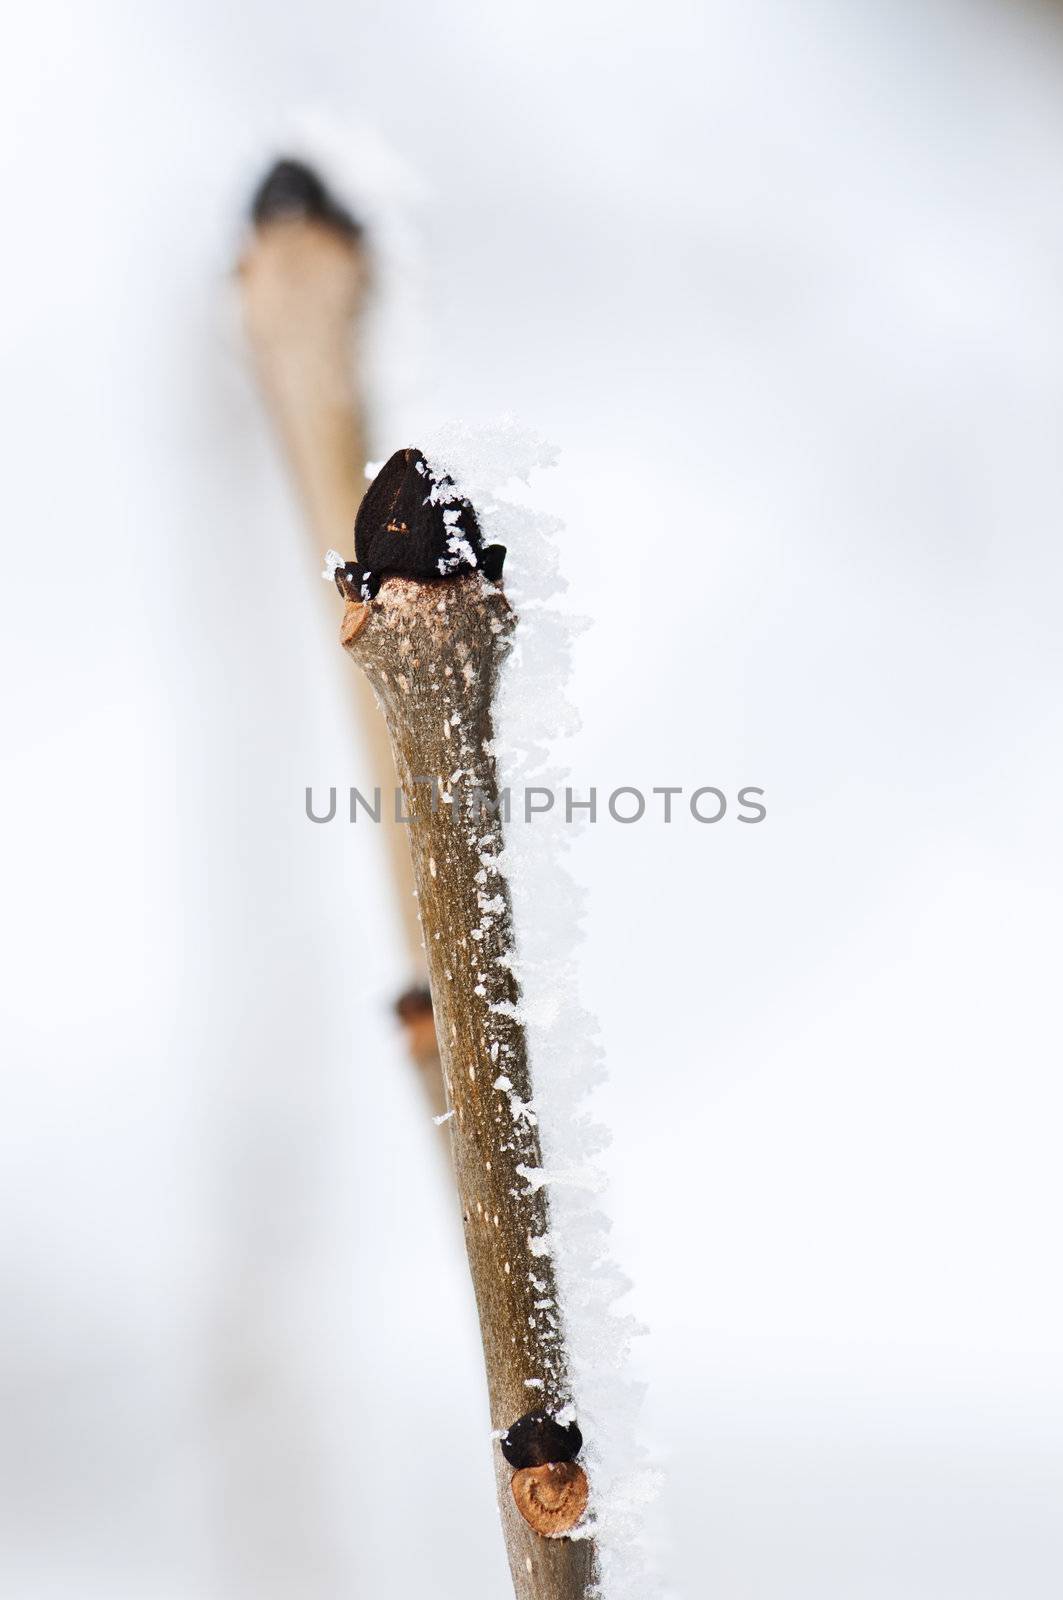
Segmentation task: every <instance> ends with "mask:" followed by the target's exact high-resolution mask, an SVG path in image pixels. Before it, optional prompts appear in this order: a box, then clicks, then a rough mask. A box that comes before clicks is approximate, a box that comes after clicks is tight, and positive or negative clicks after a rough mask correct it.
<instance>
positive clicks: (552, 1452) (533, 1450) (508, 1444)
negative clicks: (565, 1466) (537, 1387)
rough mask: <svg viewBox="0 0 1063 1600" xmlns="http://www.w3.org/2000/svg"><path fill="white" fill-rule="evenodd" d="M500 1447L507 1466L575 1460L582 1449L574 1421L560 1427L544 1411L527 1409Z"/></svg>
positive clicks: (530, 1465) (581, 1438)
mask: <svg viewBox="0 0 1063 1600" xmlns="http://www.w3.org/2000/svg"><path fill="white" fill-rule="evenodd" d="M501 1448H502V1454H503V1455H504V1456H505V1458H506V1460H507V1461H508V1462H509V1464H510V1466H511V1467H545V1466H547V1465H548V1464H549V1463H551V1462H556V1461H575V1459H576V1457H577V1456H578V1455H579V1453H580V1451H581V1450H582V1449H583V1435H582V1433H580V1431H579V1429H578V1428H577V1426H576V1424H575V1423H574V1422H570V1423H569V1424H568V1426H567V1427H565V1428H563V1427H562V1426H561V1424H560V1423H559V1422H557V1421H556V1420H555V1419H554V1418H553V1417H551V1416H548V1415H547V1413H546V1412H545V1411H528V1412H526V1413H525V1415H524V1416H523V1417H520V1418H518V1420H517V1421H516V1422H515V1423H514V1424H513V1426H512V1427H511V1428H510V1430H509V1432H508V1433H507V1434H506V1436H505V1437H504V1439H503V1440H502V1445H501Z"/></svg>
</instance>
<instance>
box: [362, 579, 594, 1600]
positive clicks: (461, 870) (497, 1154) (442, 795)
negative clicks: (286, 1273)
mask: <svg viewBox="0 0 1063 1600" xmlns="http://www.w3.org/2000/svg"><path fill="white" fill-rule="evenodd" d="M514 622H515V619H514V616H513V613H512V611H511V609H510V607H509V605H508V603H507V601H506V600H505V598H504V596H503V595H502V593H501V592H500V591H499V590H498V589H494V588H491V587H490V586H489V585H487V584H486V583H485V582H484V581H483V579H482V578H481V577H480V575H479V574H477V573H472V574H469V575H467V576H462V577H458V578H454V579H451V580H447V581H444V582H439V583H417V582H413V581H410V580H407V579H402V578H392V579H389V580H388V581H386V582H385V584H384V586H383V588H382V589H381V591H380V593H379V595H378V596H377V598H376V599H375V600H374V602H373V603H372V604H371V605H369V606H359V605H349V606H348V608H347V612H346V615H345V617H344V625H343V630H342V634H341V637H342V640H343V643H344V647H345V648H346V650H347V651H348V653H349V654H350V655H351V656H352V658H353V659H354V660H355V661H356V662H357V663H358V665H359V666H360V667H361V668H362V669H363V670H364V672H365V673H366V675H367V677H368V678H369V681H370V683H371V684H372V686H373V688H374V690H375V692H376V695H377V699H378V701H379V703H380V705H381V707H382V709H383V711H384V715H385V718H386V720H387V725H388V731H389V733H390V736H391V742H392V748H393V751H394V755H395V762H396V767H397V769H398V774H399V781H400V784H401V787H402V790H403V793H404V795H405V799H406V815H407V816H408V817H410V818H411V821H410V823H409V825H408V827H407V830H406V831H407V833H408V836H409V843H410V849H411V852H412V857H413V868H414V877H415V880H416V884H417V893H418V896H419V906H420V914H421V922H422V927H423V931H424V938H425V945H426V949H427V956H428V970H429V980H430V983H431V989H432V998H433V1002H434V1005H435V1014H436V1024H437V1030H438V1036H439V1045H440V1055H441V1061H442V1067H443V1075H444V1081H445V1087H446V1092H447V1103H448V1108H449V1109H450V1110H452V1111H453V1116H452V1117H451V1118H450V1121H449V1124H448V1125H449V1128H450V1134H451V1145H452V1151H453V1158H454V1169H455V1174H456V1177H457V1185H458V1193H459V1197H460V1202H461V1208H462V1216H463V1219H464V1226H465V1240H466V1246H467V1249H468V1256H469V1267H470V1271H471V1273H472V1280H473V1286H474V1288H475V1291H476V1301H477V1306H478V1309H479V1316H480V1329H481V1333H482V1337H483V1348H484V1361H485V1365H486V1371H487V1383H488V1392H489V1397H490V1412H491V1426H492V1428H493V1429H495V1430H496V1431H498V1432H505V1431H506V1430H508V1428H509V1427H510V1426H511V1425H512V1424H513V1423H514V1422H515V1421H516V1420H517V1419H518V1418H519V1417H521V1416H522V1415H524V1414H525V1413H526V1412H528V1411H532V1410H536V1409H539V1408H542V1409H545V1410H548V1411H550V1412H556V1411H557V1410H559V1409H560V1408H561V1407H562V1406H564V1405H565V1404H566V1402H567V1401H568V1400H569V1389H568V1373H567V1368H566V1359H565V1349H564V1329H563V1321H562V1313H561V1308H560V1306H559V1304H558V1295H557V1283H556V1280H555V1275H554V1267H553V1260H552V1256H551V1253H550V1246H549V1210H548V1202H547V1194H546V1189H545V1187H537V1188H536V1187H534V1186H533V1185H532V1184H530V1183H529V1182H528V1179H527V1173H528V1172H533V1171H537V1170H538V1169H540V1168H541V1166H542V1156H541V1150H540V1143H539V1132H538V1126H537V1123H536V1120H535V1114H534V1111H533V1110H532V1109H531V1107H530V1102H531V1101H532V1099H533V1094H532V1081H531V1072H530V1066H529V1061H528V1050H527V1041H526V1038H525V1033H524V1028H523V1026H522V1024H521V1022H520V1020H519V1017H518V1015H517V1014H515V1009H514V1008H515V1006H516V1003H517V1002H518V1000H519V995H518V991H517V985H516V980H515V978H514V975H513V972H512V970H511V966H510V956H511V952H512V948H513V926H512V912H511V906H510V898H509V891H508V887H507V885H506V882H505V879H504V878H503V876H502V875H501V873H500V872H499V870H498V868H497V865H496V862H497V858H498V856H499V853H500V852H501V849H502V845H503V823H502V820H501V817H500V816H499V815H498V813H497V812H495V813H494V814H492V812H491V811H490V810H489V809H488V806H489V805H496V804H497V799H498V794H497V784H496V776H495V766H494V760H493V757H492V755H491V753H490V742H491V739H492V735H493V725H492V701H493V696H494V691H495V685H496V681H497V676H498V670H499V667H500V664H501V662H502V660H503V659H504V656H505V654H506V652H507V651H508V648H509V636H510V634H511V631H512V629H513V626H514ZM529 1380H531V1381H530V1382H529ZM492 1448H493V1450H494V1455H495V1466H496V1475H497V1481H498V1489H499V1509H500V1512H501V1516H502V1522H503V1529H504V1533H505V1539H506V1546H507V1550H508V1554H509V1561H510V1568H511V1571H512V1574H513V1583H514V1588H515V1591H516V1594H517V1596H518V1600H582V1597H583V1596H584V1595H585V1594H586V1593H587V1590H588V1586H589V1584H590V1580H591V1572H592V1565H593V1544H592V1542H591V1541H590V1540H589V1539H570V1538H547V1537H543V1536H542V1535H540V1534H538V1533H536V1532H534V1531H533V1530H532V1529H531V1528H530V1527H529V1526H528V1525H527V1523H526V1522H525V1521H524V1520H523V1518H522V1517H521V1515H520V1513H519V1511H518V1510H517V1507H516V1504H515V1501H514V1497H513V1493H512V1490H511V1487H510V1484H511V1479H512V1476H513V1474H512V1469H511V1468H510V1467H509V1466H508V1464H507V1463H506V1462H505V1461H504V1460H503V1458H502V1454H501V1451H500V1450H499V1448H498V1444H497V1441H495V1442H494V1443H493V1445H492ZM456 1531H457V1530H456Z"/></svg>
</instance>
